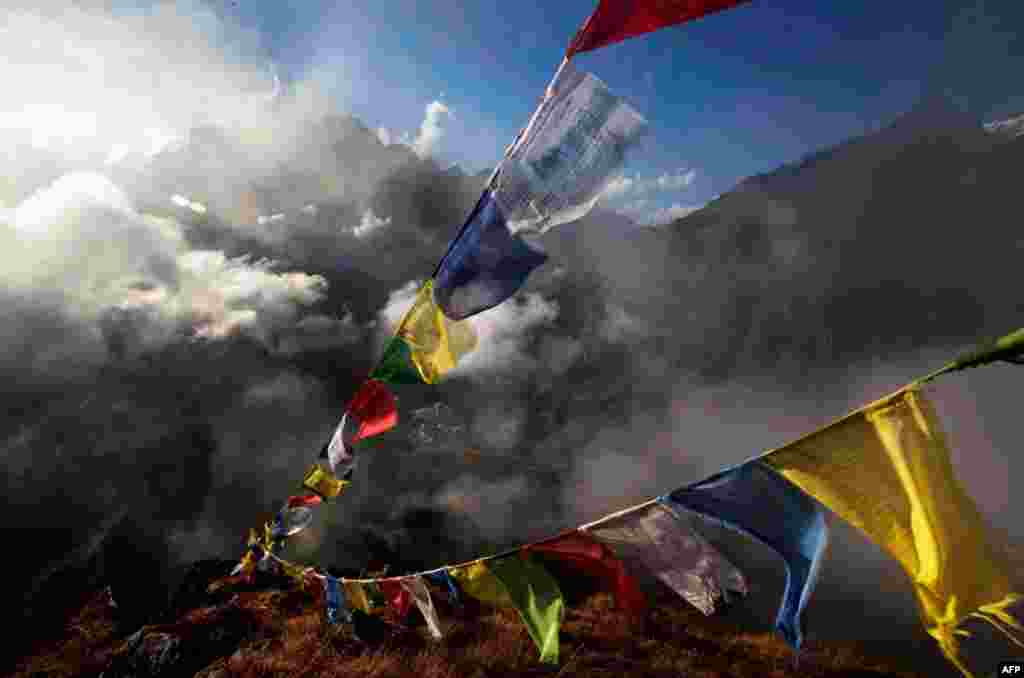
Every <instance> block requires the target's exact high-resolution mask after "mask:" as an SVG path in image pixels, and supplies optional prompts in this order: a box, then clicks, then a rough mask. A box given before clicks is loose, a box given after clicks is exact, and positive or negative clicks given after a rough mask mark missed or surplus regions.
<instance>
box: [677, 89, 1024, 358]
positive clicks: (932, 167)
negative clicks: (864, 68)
mask: <svg viewBox="0 0 1024 678" xmlns="http://www.w3.org/2000/svg"><path fill="white" fill-rule="evenodd" d="M1022 159H1024V140H1019V139H1006V138H1000V137H995V136H993V135H991V134H989V133H987V132H986V130H985V129H984V128H983V127H982V126H981V125H980V124H979V123H978V121H976V120H974V119H972V118H970V117H968V116H965V115H963V114H961V113H959V112H958V111H956V110H954V109H952V108H951V107H949V106H946V105H944V104H943V103H942V102H939V101H935V100H930V101H928V102H926V103H925V104H923V105H921V106H919V107H917V108H915V109H914V110H912V111H910V112H908V113H907V114H905V115H903V116H901V117H900V118H898V119H897V120H896V121H894V122H893V123H892V124H891V125H889V126H888V127H886V128H883V129H881V130H879V131H877V132H875V133H873V134H869V135H866V136H864V137H861V138H857V139H853V140H850V141H847V142H845V143H842V144H839V145H837V146H835V147H832V148H829V149H825V150H823V151H821V152H818V153H815V154H812V155H810V156H808V157H807V158H805V159H803V160H802V161H800V162H798V163H794V164H792V165H789V166H786V167H782V168H780V169H778V170H776V171H774V172H770V173H767V174H764V175H760V176H756V177H751V178H750V179H748V180H746V181H743V182H741V183H740V184H739V185H738V186H737V187H736V189H735V190H733V191H731V192H729V193H727V194H725V195H723V196H722V197H720V198H719V199H718V200H716V201H714V202H712V203H711V204H709V205H708V206H706V207H705V208H704V209H702V210H700V211H698V212H695V213H693V214H691V215H688V216H687V217H685V218H683V219H680V220H678V221H676V222H674V223H673V224H671V225H670V226H669V227H668V228H667V231H668V233H669V235H670V238H669V240H670V245H669V250H668V254H667V257H669V258H671V259H672V260H675V261H676V262H678V263H677V266H676V268H677V270H685V269H686V268H687V267H688V266H694V267H696V268H697V269H699V270H700V271H701V273H702V274H701V275H699V276H681V277H680V276H677V277H676V279H675V284H674V286H673V292H674V294H675V296H676V298H677V299H678V302H677V304H676V306H677V307H678V309H679V310H678V311H677V312H678V313H682V312H684V309H685V310H686V311H689V312H691V313H692V312H693V311H696V313H697V314H698V315H700V314H701V313H702V312H707V313H708V314H709V316H708V317H709V318H710V319H711V320H709V322H708V324H707V326H705V325H699V327H700V329H701V330H704V331H703V332H701V336H702V339H703V340H704V341H709V340H710V343H711V344H712V345H715V344H719V343H720V342H726V343H727V345H728V350H727V351H723V352H722V354H723V359H722V362H720V363H719V364H717V366H714V367H712V368H711V371H712V372H718V373H720V374H721V375H724V374H726V373H728V372H729V371H730V370H731V369H732V368H733V367H735V366H736V365H737V364H740V363H745V364H752V365H755V366H756V365H770V364H773V362H774V361H775V360H778V359H780V358H782V357H784V356H785V355H787V354H788V355H799V356H801V357H802V358H804V359H806V360H807V361H808V362H809V363H810V364H816V363H818V364H822V365H827V364H835V363H837V362H838V363H841V364H842V363H846V364H849V363H851V362H854V361H856V360H858V359H863V358H866V357H869V356H877V357H884V356H895V355H898V354H900V353H901V352H903V351H908V350H912V349H918V348H922V347H925V346H931V345H936V342H937V340H938V338H939V337H941V338H942V339H941V342H942V343H944V344H948V345H954V344H958V343H961V342H970V341H973V340H974V339H975V338H976V337H978V336H987V335H992V334H1000V333H1002V332H1005V331H1007V330H1009V329H1012V328H1014V327H1017V326H1019V325H1020V319H1021V317H1022V311H1024V300H1022V299H1021V298H1020V296H1019V295H1018V294H1016V292H1015V290H1013V289H1011V288H1010V287H1009V286H1007V285H1006V280H1007V276H1009V275H1012V273H1013V271H1015V270H1016V269H1017V267H1018V266H1019V262H1020V257H1021V254H1024V238H1021V237H1019V236H1018V231H1019V226H1018V217H1017V214H1018V209H1019V208H1018V206H1017V203H1018V199H1017V192H1018V190H1019V189H1018V188H1017V186H1016V184H1017V181H1016V178H1015V176H1016V171H1015V169H1014V168H1015V167H1016V166H1017V165H1019V163H1020V161H1021V160H1022ZM705 264H706V265H705ZM721 290H729V291H728V293H727V294H728V300H727V301H724V303H718V304H715V305H714V306H713V307H709V306H708V305H707V304H704V303H702V300H706V299H708V295H710V296H711V298H713V299H716V300H718V301H719V302H722V301H723V300H722V299H720V297H719V295H720V294H721V292H720V291H721ZM865 308H875V309H877V312H876V313H875V314H873V318H872V321H871V322H864V320H863V315H864V314H863V309H865ZM723 313H724V314H725V316H726V317H728V318H729V319H730V320H731V322H729V323H727V327H728V329H727V330H726V329H721V330H716V327H720V326H718V325H715V324H712V320H713V318H714V316H719V315H720V314H723ZM712 314H713V315H712ZM668 315H673V312H672V311H669V313H668ZM737 328H738V329H739V330H740V331H739V332H736V331H735V330H736V329H737ZM716 334H718V335H719V336H718V337H716V336H715V335H716ZM709 335H710V336H709ZM727 335H728V336H727Z"/></svg>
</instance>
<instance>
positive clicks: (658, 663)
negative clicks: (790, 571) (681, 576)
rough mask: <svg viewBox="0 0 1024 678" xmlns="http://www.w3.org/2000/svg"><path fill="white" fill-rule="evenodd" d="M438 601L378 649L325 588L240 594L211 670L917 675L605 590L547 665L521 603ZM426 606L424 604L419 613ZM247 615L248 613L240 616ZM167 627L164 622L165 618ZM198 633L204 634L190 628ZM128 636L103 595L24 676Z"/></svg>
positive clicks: (300, 676)
mask: <svg viewBox="0 0 1024 678" xmlns="http://www.w3.org/2000/svg"><path fill="white" fill-rule="evenodd" d="M435 602H436V605H437V607H438V612H439V615H440V616H441V619H442V626H443V627H444V630H445V638H444V639H443V640H442V641H440V642H434V641H432V640H430V639H429V637H428V636H427V634H426V630H425V628H424V627H423V626H422V624H419V625H418V626H416V625H414V627H413V628H409V629H406V630H404V631H401V632H399V633H396V634H394V637H392V638H390V639H389V640H387V641H385V642H383V643H382V644H381V645H378V646H369V645H367V644H366V643H363V642H361V641H360V640H358V639H356V638H355V637H354V636H353V635H352V632H351V629H350V627H348V626H345V625H339V626H335V627H328V626H327V625H325V623H324V622H323V608H322V600H321V597H320V595H319V594H318V592H317V591H316V590H315V589H310V590H294V591H286V592H282V591H266V592H245V593H239V595H238V598H237V599H236V605H237V607H239V608H241V610H242V612H244V614H245V620H246V621H245V624H246V625H247V626H246V629H245V631H246V633H245V640H243V641H242V642H241V643H240V644H239V645H238V646H237V649H236V650H234V651H233V653H231V654H229V655H228V656H222V657H220V658H217V659H215V660H213V661H211V662H210V664H209V665H208V666H206V667H205V668H203V669H202V670H200V671H199V672H198V673H196V674H195V675H196V676H198V677H199V678H276V677H284V676H288V677H289V678H291V677H296V678H304V677H310V678H311V677H313V676H317V677H321V676H322V677H323V678H335V677H337V678H340V677H342V676H361V677H365V678H407V677H411V676H414V677H415V678H485V677H487V678H491V677H495V676H550V677H553V678H563V677H566V676H582V677H587V678H598V677H608V678H611V677H612V676H623V675H630V676H649V677H651V678H669V677H672V678H675V677H677V676H681V675H685V676H688V677H689V678H732V677H735V678H739V677H748V676H759V677H760V676H765V677H767V678H783V677H785V676H801V677H810V678H813V677H815V676H851V675H859V676H864V677H865V678H866V677H868V676H872V675H874V676H879V675H903V676H910V675H912V674H909V673H905V672H901V671H898V670H893V667H892V666H891V665H889V664H886V662H884V661H881V660H877V659H872V658H869V657H866V656H864V655H863V654H862V653H861V652H859V651H858V650H857V649H856V647H854V646H852V645H850V646H836V645H828V646H824V645H817V644H813V643H812V644H811V647H809V648H808V649H807V650H806V651H805V652H804V653H803V656H802V657H801V661H800V665H799V667H797V666H795V665H794V662H793V655H792V652H791V651H790V650H789V648H787V647H786V646H785V644H783V643H782V642H781V641H779V640H778V639H777V638H775V637H774V636H772V635H771V634H767V633H744V632H742V631H738V630H737V629H735V628H731V629H730V628H728V627H727V626H726V625H724V624H723V623H722V622H719V621H716V620H714V618H711V619H707V618H705V617H703V615H701V614H700V613H699V612H697V611H696V610H692V609H690V608H689V607H687V606H686V605H685V604H684V603H683V602H682V601H680V600H678V599H670V598H666V599H661V600H658V601H657V604H656V605H654V606H652V608H651V610H650V611H649V614H648V615H647V617H646V619H643V620H638V621H636V622H630V620H628V619H626V618H625V617H624V616H623V615H621V614H620V613H618V612H616V611H615V609H614V607H613V605H612V599H611V596H610V595H608V594H603V593H599V594H595V595H592V596H590V597H588V598H585V599H583V600H582V601H580V602H578V603H577V604H574V605H570V606H568V608H567V613H566V620H565V623H564V624H563V627H562V646H561V658H562V661H561V664H560V665H559V666H546V665H542V664H540V663H539V662H538V660H537V650H536V648H535V647H534V645H533V642H532V641H531V640H530V637H529V635H528V634H527V632H526V629H525V627H524V626H523V624H522V623H521V622H520V620H519V618H518V615H517V613H516V612H515V611H513V610H494V609H491V608H486V607H481V606H479V605H477V604H475V603H473V602H472V601H470V602H469V603H467V604H466V605H465V606H464V607H463V608H462V609H452V608H451V607H449V605H448V604H447V601H446V600H444V598H443V596H440V595H438V596H436V597H435ZM415 614H416V613H414V616H415ZM216 623H222V622H218V618H217V616H216V614H215V613H214V612H213V611H211V609H209V608H208V609H204V610H195V611H192V612H190V613H188V614H187V615H185V616H184V617H183V618H182V619H181V620H179V621H178V622H177V623H176V624H174V625H169V626H163V627H159V630H171V631H173V632H178V633H187V632H189V631H187V629H189V628H190V627H200V626H203V625H209V624H216ZM235 623H237V621H236V622H235ZM153 628H154V629H156V628H157V627H153ZM189 633H194V631H192V632H189ZM122 645H123V639H119V638H117V637H116V636H115V632H114V627H113V624H112V622H111V620H110V618H109V610H107V609H106V608H105V606H104V605H103V604H102V600H101V599H100V598H99V597H96V598H94V599H93V600H91V601H89V603H87V604H86V605H85V607H83V608H82V610H80V611H79V613H78V614H77V615H75V616H74V617H73V618H72V622H71V623H70V624H69V625H68V627H67V628H66V634H65V637H64V638H63V639H62V640H61V641H59V642H56V643H53V644H52V645H50V646H48V647H44V648H40V649H39V651H38V652H37V653H36V654H35V655H34V656H33V657H31V658H28V659H26V660H23V662H22V664H21V666H19V668H18V671H17V672H16V673H15V674H14V676H16V677H17V678H30V677H31V676H42V675H45V676H47V677H48V678H65V677H68V678H70V677H71V676H98V675H99V673H100V671H102V669H103V667H104V665H105V664H106V662H107V660H108V658H109V657H110V656H111V654H112V653H113V652H115V651H116V650H117V649H118V648H119V647H121V646H122Z"/></svg>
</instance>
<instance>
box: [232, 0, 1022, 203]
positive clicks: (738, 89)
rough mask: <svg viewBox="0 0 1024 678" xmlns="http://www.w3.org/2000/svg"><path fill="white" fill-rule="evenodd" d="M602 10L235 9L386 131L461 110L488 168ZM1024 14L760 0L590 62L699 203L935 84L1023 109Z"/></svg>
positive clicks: (1010, 6)
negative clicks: (1019, 88) (688, 178)
mask: <svg viewBox="0 0 1024 678" xmlns="http://www.w3.org/2000/svg"><path fill="white" fill-rule="evenodd" d="M593 6H594V3H593V2H592V0H566V1H565V2H558V3H551V2H538V1H536V0H534V1H527V2H515V3H508V2H501V1H499V0H483V1H481V2H472V3H465V2H455V1H451V2H449V1H443V0H442V1H440V2H408V1H405V0H374V1H369V0H367V1H363V0H359V1H355V2H337V3H335V2H326V3H321V2H298V1H290V2H266V3H262V2H253V1H252V0H250V1H249V2H238V3H225V5H223V11H224V12H227V13H230V14H231V15H233V16H237V18H238V21H239V22H240V23H241V24H242V25H244V26H247V27H251V28H252V30H254V31H256V32H257V33H258V35H259V40H260V43H261V45H263V46H264V48H265V49H266V51H267V53H268V55H269V57H270V58H271V59H273V60H274V62H275V63H276V64H278V66H279V68H280V69H281V73H282V74H283V75H284V76H285V77H295V78H297V77H303V76H305V75H308V74H309V73H311V72H313V73H316V74H317V76H316V77H317V78H318V79H319V80H320V82H322V83H323V84H324V86H325V87H327V88H329V89H330V91H331V92H332V94H334V95H335V96H337V97H338V98H339V100H341V101H343V102H345V104H346V105H347V106H348V107H350V109H351V110H352V111H353V112H355V113H356V115H358V116H359V117H360V118H362V119H364V120H366V121H368V122H369V123H370V124H372V125H373V126H383V127H386V128H389V129H394V130H402V131H410V130H415V129H416V128H417V127H418V125H419V122H420V118H421V117H422V111H423V109H424V106H425V105H426V104H427V103H428V102H430V101H433V100H441V101H443V102H444V103H445V104H446V105H447V106H448V107H449V108H450V109H451V111H453V112H454V116H453V118H452V119H450V120H446V121H445V124H446V127H447V128H448V139H447V141H446V144H445V147H444V151H443V152H442V157H445V158H446V159H447V160H450V161H452V162H459V163H461V164H464V165H466V166H468V167H471V168H474V169H476V168H490V167H492V166H493V165H494V163H495V162H496V160H497V159H498V158H499V157H500V153H501V150H502V149H503V148H504V146H505V145H506V144H507V143H509V142H510V141H511V139H512V138H514V135H515V133H516V132H517V130H518V129H519V128H520V127H521V126H522V125H523V124H525V121H526V120H527V119H528V117H529V115H530V113H531V111H532V109H533V107H534V105H535V104H536V101H537V98H538V97H539V96H540V94H541V92H542V91H543V88H544V87H545V86H546V84H547V82H548V81H549V79H550V78H551V76H552V75H553V73H554V70H555V68H556V67H557V65H558V63H559V61H560V60H561V57H562V55H563V54H564V50H565V47H566V45H567V43H568V41H569V39H570V38H571V37H572V35H573V34H574V33H575V31H576V29H577V28H578V27H579V26H580V25H581V24H582V22H583V21H584V20H585V18H586V17H587V16H588V14H589V12H590V11H591V10H592V9H593ZM1022 19H1024V10H1022V9H1021V7H1020V5H1019V3H1014V2H1012V1H1007V0H1003V1H997V0H981V1H978V2H973V3H972V2H966V3H959V2H951V1H949V2H927V1H924V0H917V1H911V2H900V3H884V4H878V3H869V4H865V3H854V2H845V3H844V2H840V3H831V2H830V3H822V2H813V1H811V0H786V1H782V2H765V1H762V0H757V1H755V2H752V3H749V4H748V5H746V6H742V7H738V8H735V9H732V10H730V11H726V12H721V13H718V14H715V15H712V16H709V17H706V18H704V19H702V20H700V21H696V22H692V23H690V24H687V25H685V26H677V27H672V28H668V29H664V30H662V31H659V32H657V33H654V34H649V35H646V36H643V37H640V38H636V39H633V40H630V41H627V42H624V43H620V44H617V45H613V46H609V47H606V48H604V49H601V50H597V51H595V52H591V53H587V54H583V55H580V56H579V57H578V65H579V66H580V67H581V68H584V69H588V70H590V71H591V72H593V73H594V74H595V75H597V76H598V77H599V78H601V79H603V80H604V81H605V82H606V83H607V84H608V85H609V86H610V87H611V88H612V89H613V91H615V92H616V93H618V94H620V95H622V96H624V97H625V98H626V99H627V101H629V102H630V103H631V104H632V105H633V106H634V107H635V108H637V110H639V111H640V112H641V113H642V114H643V115H645V116H646V117H647V118H648V120H649V121H650V123H651V124H652V127H653V132H654V134H653V135H652V136H651V138H650V143H649V144H647V146H646V147H645V148H644V149H643V152H642V153H637V154H635V155H636V156H639V157H636V158H634V159H633V161H632V163H631V166H630V168H629V169H630V170H631V171H632V172H633V173H634V174H639V175H641V176H642V177H649V178H657V177H659V176H680V175H681V174H683V173H685V172H686V171H687V170H694V171H695V172H696V174H695V175H694V178H693V180H692V182H690V183H688V184H686V185H685V186H683V187H681V188H678V189H677V188H673V189H670V190H668V191H657V192H656V193H657V194H655V192H652V191H648V192H647V198H648V199H649V200H650V201H651V203H652V205H653V206H656V207H667V206H670V205H672V204H681V205H691V204H694V205H696V204H702V203H704V202H706V201H707V200H708V199H710V198H712V197H713V196H715V195H717V194H720V193H722V192H724V191H726V190H729V189H730V188H732V187H733V186H734V185H735V184H736V183H737V182H738V181H739V180H740V179H742V178H744V177H746V176H749V175H751V174H755V173H758V172H762V171H766V170H768V169H771V168H773V167H775V166H777V165H779V164H781V163H783V162H790V161H794V160H797V159H799V158H800V157H801V156H802V155H804V154H806V153H809V152H811V151H814V150H816V149H818V148H820V147H823V146H828V145H831V144H834V143H838V142H840V141H842V140H844V139H846V138H849V137H852V136H856V135H859V134H862V133H864V132H865V131H868V130H872V129H877V128H878V127H880V126H882V125H884V124H887V123H888V122H889V121H891V120H892V118H894V117H895V116H896V115H898V114H899V113H901V112H903V111H905V110H906V109H907V108H909V107H910V106H911V105H912V104H913V103H914V102H915V100H916V99H917V98H919V97H920V96H922V95H924V94H926V93H928V92H931V91H946V90H947V89H948V90H950V91H951V93H952V94H953V95H955V96H958V97H959V100H960V101H961V102H962V104H963V105H964V106H966V107H968V108H969V109H970V111H971V112H972V113H973V114H975V115H977V116H980V117H982V118H985V119H989V118H992V117H994V116H1000V115H1004V114H1011V113H1016V112H1018V111H1019V110H1020V109H1022V108H1024V98H1022V97H1021V96H1020V94H1019V92H1016V91H1014V90H1015V88H1014V87H1013V86H1012V85H1011V83H1012V82H1013V79H1014V75H1013V74H1014V73H1016V72H1019V70H1018V69H1019V67H1020V66H1021V65H1024V40H1022V39H1021V38H1019V36H1018V33H1019V32H1018V31H1017V30H1016V28H1015V27H1017V26H1019V25H1020V22H1021V20H1022ZM979 74H984V76H983V77H979ZM632 197H633V198H634V200H633V202H635V199H636V198H637V197H639V196H636V195H634V196H632ZM627 198H628V196H624V197H623V200H622V201H621V202H620V203H619V204H620V205H623V206H624V205H625V204H628V201H627Z"/></svg>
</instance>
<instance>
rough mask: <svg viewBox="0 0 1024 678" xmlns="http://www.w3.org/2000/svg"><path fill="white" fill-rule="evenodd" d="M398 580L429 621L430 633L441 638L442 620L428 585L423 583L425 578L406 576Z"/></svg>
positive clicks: (425, 619)
mask: <svg viewBox="0 0 1024 678" xmlns="http://www.w3.org/2000/svg"><path fill="white" fill-rule="evenodd" d="M398 581H399V583H400V584H401V586H402V588H403V589H405V591H406V592H407V593H408V594H409V596H411V597H412V600H413V602H414V603H416V607H417V608H418V609H419V611H420V614H422V615H423V620H424V621H426V622H427V629H428V630H429V631H430V635H431V636H433V637H434V638H435V639H436V640H440V639H441V635H442V634H441V621H440V620H439V619H438V618H437V611H436V610H435V609H434V601H433V600H431V598H430V591H429V590H428V589H427V585H426V584H424V583H423V579H422V578H421V577H405V578H404V579H399V580H398Z"/></svg>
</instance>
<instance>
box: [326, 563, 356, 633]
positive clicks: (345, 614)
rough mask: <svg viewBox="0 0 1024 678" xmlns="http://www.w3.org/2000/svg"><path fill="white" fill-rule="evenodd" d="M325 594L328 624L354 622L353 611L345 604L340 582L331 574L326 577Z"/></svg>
mask: <svg viewBox="0 0 1024 678" xmlns="http://www.w3.org/2000/svg"><path fill="white" fill-rule="evenodd" d="M324 594H325V596H326V608H325V609H326V612H327V623H329V624H337V623H338V622H339V621H346V622H351V621H352V611H351V610H349V609H348V605H346V604H345V599H344V596H343V594H342V592H341V587H339V586H338V580H337V579H335V578H334V577H332V576H331V575H330V574H326V575H324Z"/></svg>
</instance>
